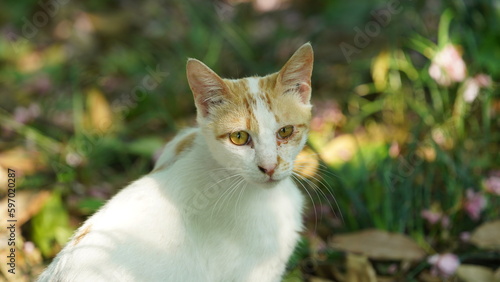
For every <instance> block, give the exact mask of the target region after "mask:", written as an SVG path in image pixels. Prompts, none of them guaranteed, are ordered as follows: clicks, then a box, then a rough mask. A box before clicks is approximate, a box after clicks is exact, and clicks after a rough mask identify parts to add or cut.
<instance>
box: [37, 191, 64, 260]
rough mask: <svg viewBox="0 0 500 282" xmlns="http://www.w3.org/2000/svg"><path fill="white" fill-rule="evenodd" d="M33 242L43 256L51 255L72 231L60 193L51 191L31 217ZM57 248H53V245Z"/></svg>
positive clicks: (62, 244)
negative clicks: (37, 211) (39, 208)
mask: <svg viewBox="0 0 500 282" xmlns="http://www.w3.org/2000/svg"><path fill="white" fill-rule="evenodd" d="M32 228H33V234H32V236H33V242H34V243H35V244H36V245H37V246H38V248H39V249H40V251H41V252H42V254H43V255H44V256H49V255H50V256H52V255H54V252H55V251H57V250H58V249H59V248H60V247H61V246H64V245H65V244H66V242H67V241H68V238H69V237H70V236H71V234H72V233H73V229H72V228H70V226H69V216H68V212H67V210H66V208H65V206H64V204H63V201H62V198H61V193H60V192H58V191H54V192H52V195H51V196H50V198H49V199H48V201H47V202H46V203H45V205H44V207H43V208H42V209H41V210H40V212H39V213H38V214H36V215H35V216H34V217H33V219H32ZM56 246H57V247H59V248H55V247H56Z"/></svg>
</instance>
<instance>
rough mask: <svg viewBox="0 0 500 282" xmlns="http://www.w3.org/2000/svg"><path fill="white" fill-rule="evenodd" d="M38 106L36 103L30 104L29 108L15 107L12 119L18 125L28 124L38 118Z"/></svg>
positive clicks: (39, 111)
mask: <svg viewBox="0 0 500 282" xmlns="http://www.w3.org/2000/svg"><path fill="white" fill-rule="evenodd" d="M40 113H41V110H40V106H39V105H38V104H36V103H31V104H30V105H29V107H27V108H25V107H17V108H16V109H15V110H14V119H15V120H16V121H17V122H19V123H24V124H26V123H28V122H30V121H32V120H34V119H36V118H37V117H39V116H40Z"/></svg>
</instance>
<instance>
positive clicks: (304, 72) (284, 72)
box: [277, 43, 314, 104]
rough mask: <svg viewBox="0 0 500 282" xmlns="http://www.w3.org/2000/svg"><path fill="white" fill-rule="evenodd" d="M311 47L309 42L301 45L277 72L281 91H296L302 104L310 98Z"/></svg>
mask: <svg viewBox="0 0 500 282" xmlns="http://www.w3.org/2000/svg"><path fill="white" fill-rule="evenodd" d="M313 61H314V55H313V49H312V46H311V44H310V43H306V44H304V45H302V47H300V48H299V49H298V50H297V51H295V53H294V54H293V56H292V57H291V58H290V59H289V60H288V62H287V63H286V64H285V66H283V68H282V69H281V70H280V72H279V74H278V81H277V82H278V85H280V87H281V89H282V91H283V92H289V91H296V92H298V93H299V94H300V98H301V100H302V102H303V103H304V104H309V101H310V99H311V75H312V69H313Z"/></svg>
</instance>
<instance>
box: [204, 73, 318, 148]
mask: <svg viewBox="0 0 500 282" xmlns="http://www.w3.org/2000/svg"><path fill="white" fill-rule="evenodd" d="M277 79H278V73H274V74H270V75H267V76H264V77H258V87H259V92H258V93H256V94H254V93H250V86H249V84H248V83H249V82H248V80H247V79H237V80H229V79H222V80H223V82H224V83H225V84H226V86H227V90H228V93H227V96H226V98H227V100H228V101H227V103H224V104H222V105H220V106H218V107H217V108H216V109H214V112H213V114H214V116H213V118H212V122H211V124H210V125H209V126H210V127H211V128H212V129H213V131H214V135H215V136H216V137H217V138H218V139H221V140H222V139H225V138H226V137H227V134H228V133H231V132H234V131H237V130H244V131H248V132H249V133H250V134H251V135H255V134H259V125H258V122H257V119H256V117H255V114H254V112H253V109H254V108H255V105H256V104H257V99H259V100H262V102H264V104H265V105H266V106H267V108H268V109H269V111H271V112H272V113H274V116H275V119H276V122H277V123H278V124H280V125H282V126H285V125H301V127H302V126H304V127H306V126H305V125H306V124H308V123H309V121H310V119H311V109H310V106H308V105H305V104H304V103H303V102H302V101H301V96H300V94H299V93H297V92H296V91H288V92H287V93H285V92H286V91H285V90H287V89H285V88H284V87H283V86H282V85H280V84H279V83H277ZM298 131H305V129H303V128H300V129H299V128H298ZM299 133H300V132H299ZM297 137H298V136H297ZM291 139H295V138H291ZM291 139H290V140H287V141H286V142H291ZM297 139H300V138H297Z"/></svg>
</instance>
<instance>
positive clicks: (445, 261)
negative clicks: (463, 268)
mask: <svg viewBox="0 0 500 282" xmlns="http://www.w3.org/2000/svg"><path fill="white" fill-rule="evenodd" d="M427 262H429V263H430V264H431V265H432V267H431V273H432V274H433V275H439V276H441V277H445V278H446V277H449V276H451V275H452V274H453V273H455V271H457V268H458V266H459V265H460V260H459V259H458V257H457V255H455V254H450V253H446V254H442V255H433V256H431V257H429V258H428V259H427Z"/></svg>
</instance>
